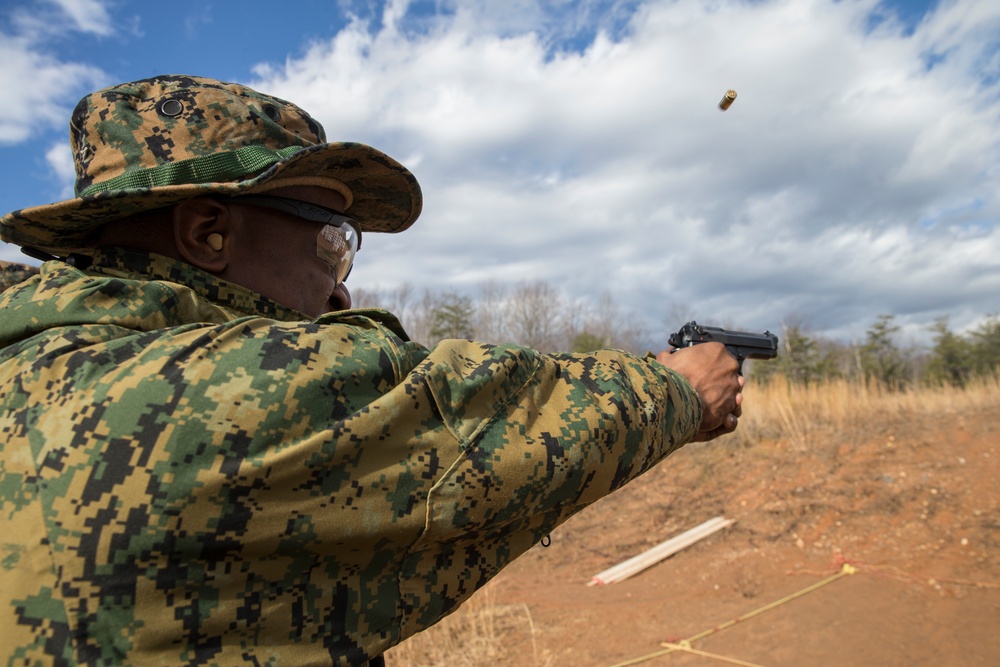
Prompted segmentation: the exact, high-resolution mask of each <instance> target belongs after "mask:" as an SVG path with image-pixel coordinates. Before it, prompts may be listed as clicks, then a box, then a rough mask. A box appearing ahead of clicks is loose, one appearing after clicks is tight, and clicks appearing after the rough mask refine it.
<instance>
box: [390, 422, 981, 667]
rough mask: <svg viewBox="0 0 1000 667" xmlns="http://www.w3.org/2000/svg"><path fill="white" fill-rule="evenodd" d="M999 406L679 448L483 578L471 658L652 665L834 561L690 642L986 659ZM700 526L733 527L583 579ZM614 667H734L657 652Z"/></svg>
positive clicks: (884, 660)
mask: <svg viewBox="0 0 1000 667" xmlns="http://www.w3.org/2000/svg"><path fill="white" fill-rule="evenodd" d="M998 413H1000V410H998V411H993V410H991V411H989V412H987V413H985V414H965V415H963V414H949V415H936V416H934V417H926V418H922V420H921V423H915V422H914V421H913V420H912V418H907V419H898V420H896V421H898V422H899V423H895V424H892V425H890V426H884V427H874V428H872V430H871V431H870V432H869V433H868V434H866V435H864V436H858V435H851V434H841V433H827V434H824V435H822V436H813V441H811V442H798V443H793V442H783V441H776V442H758V443H754V444H752V445H742V446H733V445H732V444H728V443H726V441H725V440H722V441H718V442H716V443H711V444H707V445H694V446H689V447H687V448H685V449H684V450H682V451H680V452H678V453H677V454H675V455H674V456H673V457H671V459H670V460H668V461H667V462H666V463H664V464H663V465H661V466H659V467H658V468H657V469H655V470H653V471H651V472H650V473H649V474H647V475H646V476H645V477H644V478H642V479H640V480H638V481H637V482H635V483H634V484H632V485H631V486H629V487H626V488H625V489H622V490H621V491H619V492H618V493H616V494H614V495H613V496H611V497H610V498H607V499H605V501H603V502H601V503H597V504H596V505H594V506H593V507H591V508H588V509H587V510H585V511H584V512H582V513H581V514H579V515H578V516H576V517H574V518H573V519H572V520H571V521H569V522H568V523H567V524H565V525H564V526H562V527H561V528H560V529H559V530H558V531H557V532H555V533H553V535H552V543H551V546H549V547H548V548H542V547H540V546H538V547H535V548H533V549H532V550H531V551H530V552H529V553H528V554H526V555H525V556H523V557H522V558H521V559H519V560H518V561H516V562H515V563H513V564H512V565H511V566H509V567H508V568H507V569H506V570H505V571H504V572H502V573H501V574H500V576H499V577H497V579H496V580H495V581H494V583H493V584H491V587H492V590H491V591H490V592H489V595H490V597H491V600H490V603H489V604H490V606H491V608H492V609H493V610H494V612H496V614H497V617H498V618H499V617H500V616H502V615H504V614H506V617H507V619H508V620H507V621H506V622H505V623H502V624H500V625H502V626H503V627H502V628H501V629H500V630H499V631H498V633H499V634H500V635H501V637H500V642H501V643H502V644H503V647H502V648H501V649H500V651H501V652H500V653H499V654H496V655H494V656H493V657H492V658H491V659H490V660H488V661H486V662H484V663H483V664H518V665H538V666H555V665H617V664H620V663H623V662H628V661H632V660H636V659H639V658H642V657H644V656H651V655H652V654H656V653H657V652H663V651H665V649H664V647H663V646H662V645H661V643H662V642H679V641H681V640H684V639H687V638H690V637H693V636H695V635H699V634H701V633H703V632H705V631H708V630H711V629H712V628H715V627H717V626H720V625H722V624H725V623H727V622H728V621H732V620H734V619H737V618H739V617H741V616H743V615H745V614H747V613H748V612H752V611H754V610H757V609H759V608H761V607H763V606H765V605H768V604H770V603H772V602H775V601H778V600H780V599H782V598H784V597H786V596H789V595H791V594H794V593H796V592H798V591H801V590H803V589H805V588H806V587H809V586H811V585H813V584H816V583H818V582H821V581H823V580H824V579H826V578H827V577H830V576H831V575H834V574H836V573H838V572H840V571H841V570H842V566H843V564H844V563H847V564H851V565H853V566H854V567H855V568H856V571H855V572H854V573H853V574H845V575H843V576H842V577H840V578H838V579H836V580H834V581H832V582H830V583H827V584H825V585H823V586H821V587H819V588H817V589H815V590H813V591H811V592H808V593H806V594H804V595H802V596H801V597H797V598H794V599H791V600H789V601H787V602H784V603H782V604H780V605H777V606H775V607H774V608H772V609H769V610H767V611H764V612H763V613H760V614H759V615H756V616H754V617H751V618H748V619H746V620H743V621H741V622H739V623H736V624H731V625H730V626H728V627H724V628H722V629H720V630H718V631H717V632H715V633H713V634H711V635H709V636H705V637H703V638H701V639H697V640H695V641H693V642H691V644H690V646H691V648H693V649H695V650H698V651H702V652H706V653H710V654H713V655H716V656H724V657H726V658H729V659H731V660H736V661H737V662H735V664H744V665H757V666H760V667H792V666H796V667H798V666H802V665H811V666H817V667H825V666H833V665H836V666H838V667H840V666H851V665H858V666H869V665H873V666H883V665H886V666H889V665H901V666H902V665H906V666H916V667H921V666H931V665H934V666H935V667H937V666H940V665H963V666H965V665H968V666H970V667H971V666H983V667H986V666H990V667H997V666H1000V555H998V547H1000V492H998V487H1000V414H998ZM715 516H723V517H726V518H727V519H734V520H735V523H734V524H733V525H732V526H730V527H729V528H726V529H724V530H723V531H721V532H718V533H715V534H714V535H712V536H711V537H708V538H707V539H704V540H702V541H701V542H698V543H697V544H695V545H693V546H691V547H689V548H688V549H686V550H684V551H681V552H679V553H677V554H675V555H673V556H671V557H669V558H668V559H666V560H664V561H662V562H661V563H659V564H657V565H655V566H653V567H652V568H650V569H648V570H645V571H644V572H642V573H641V574H638V575H636V576H634V577H633V578H631V579H629V580H627V581H624V582H621V583H617V584H612V585H605V586H592V587H588V586H587V585H586V584H587V582H588V581H590V580H591V577H592V576H593V575H595V574H597V573H598V572H600V571H602V570H604V569H606V568H608V567H611V566H612V565H615V564H617V563H619V562H621V561H623V560H625V559H627V558H629V557H631V556H634V555H636V554H639V553H641V552H643V551H645V550H647V549H649V548H650V547H652V546H655V545H657V544H659V543H660V542H663V541H664V540H666V539H669V538H670V537H673V536H675V535H677V534H679V533H681V532H683V531H685V530H687V529H689V528H693V527H695V526H697V525H699V524H700V523H702V522H704V521H706V520H708V519H711V518H713V517H715ZM501 612H503V613H501ZM494 625H496V624H494ZM391 656H392V654H391V653H390V658H391ZM389 664H390V665H400V664H403V663H402V662H400V661H398V660H397V661H395V662H393V661H391V660H390V662H389ZM452 664H468V663H463V662H461V661H457V660H456V661H454V662H453V663H452ZM629 664H644V665H654V666H655V665H664V666H667V665H669V666H672V667H681V666H700V665H706V666H707V665H725V664H734V663H726V662H722V661H721V660H719V659H718V658H715V657H708V656H705V655H697V654H693V653H690V652H673V653H665V654H661V655H658V656H656V657H650V658H649V659H648V660H645V661H641V662H639V661H637V662H635V663H631V662H630V663H629Z"/></svg>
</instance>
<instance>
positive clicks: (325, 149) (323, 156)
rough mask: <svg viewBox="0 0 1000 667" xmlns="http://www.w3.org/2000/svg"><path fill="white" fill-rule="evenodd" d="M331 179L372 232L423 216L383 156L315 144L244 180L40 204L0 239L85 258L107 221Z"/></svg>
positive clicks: (360, 147) (11, 216)
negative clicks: (281, 184) (292, 182)
mask: <svg viewBox="0 0 1000 667" xmlns="http://www.w3.org/2000/svg"><path fill="white" fill-rule="evenodd" d="M315 176H326V177H330V178H334V179H336V180H338V181H340V182H341V183H343V184H344V185H346V186H347V187H348V188H349V189H350V191H351V194H352V202H351V205H350V208H349V209H348V211H345V212H346V213H349V214H350V216H351V217H352V218H355V219H356V220H358V222H360V223H361V228H362V230H363V231H366V232H386V233H394V232H401V231H403V230H404V229H407V228H408V227H410V225H412V224H413V223H414V222H415V221H416V219H417V217H418V216H419V215H420V211H421V208H422V206H423V197H422V195H421V192H420V185H419V184H418V183H417V179H416V178H415V177H414V176H413V174H411V173H410V171H409V170H408V169H406V167H404V166H403V165H401V164H400V163H399V162H397V161H396V160H394V159H392V158H391V157H389V156H388V155H386V154H385V153H382V152H381V151H379V150H377V149H375V148H372V147H371V146H366V145H364V144H359V143H349V142H342V143H330V144H319V145H316V146H309V147H307V148H304V149H302V150H301V151H298V152H297V153H294V154H293V155H291V156H289V157H287V158H285V159H283V160H280V161H278V162H276V163H275V164H273V165H271V166H270V167H268V168H267V169H266V170H264V171H263V172H261V173H259V174H257V175H255V176H253V177H252V178H249V179H247V180H243V181H235V182H223V183H191V184H181V185H165V186H155V187H149V188H130V189H123V190H109V191H106V192H100V193H97V194H94V195H90V196H85V197H76V198H74V199H68V200H66V201H61V202H56V203H54V204H47V205H44V206H34V207H30V208H24V209H20V210H18V211H13V212H12V213H8V214H7V215H5V216H4V217H3V218H0V238H2V239H3V240H4V241H7V242H9V243H14V244H17V245H20V246H27V247H31V248H36V249H38V250H42V251H45V252H48V253H52V254H56V255H65V254H68V253H71V252H87V251H88V250H91V249H92V245H90V244H89V243H88V240H89V239H90V238H91V236H92V234H93V232H94V231H95V230H96V229H98V228H99V227H101V226H103V225H105V224H106V223H108V222H112V221H114V220H118V219H121V218H124V217H127V216H130V215H134V214H136V213H141V212H143V211H150V210H153V209H157V208H162V207H164V206H169V205H171V204H174V203H177V202H180V201H183V200H185V199H190V198H191V197H197V196H202V195H215V194H219V195H226V196H232V195H240V194H251V193H253V192H255V191H257V190H262V189H268V186H270V187H274V181H275V180H276V179H281V180H284V179H294V178H300V177H315Z"/></svg>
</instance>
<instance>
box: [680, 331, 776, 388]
mask: <svg viewBox="0 0 1000 667" xmlns="http://www.w3.org/2000/svg"><path fill="white" fill-rule="evenodd" d="M699 343H722V344H723V345H725V346H726V349H727V350H729V354H731V355H733V356H734V357H736V360H737V361H738V362H740V374H741V375H742V374H743V360H744V359H774V358H775V357H776V356H778V337H777V336H775V335H774V334H773V333H771V332H770V331H765V332H764V333H762V334H757V333H751V332H749V331H726V330H725V329H720V328H719V327H706V326H702V325H700V324H698V323H697V322H694V321H692V322H688V323H687V324H685V325H684V326H682V327H681V330H680V331H678V332H677V333H674V334H670V344H671V345H673V346H674V347H691V346H692V345H698V344H699Z"/></svg>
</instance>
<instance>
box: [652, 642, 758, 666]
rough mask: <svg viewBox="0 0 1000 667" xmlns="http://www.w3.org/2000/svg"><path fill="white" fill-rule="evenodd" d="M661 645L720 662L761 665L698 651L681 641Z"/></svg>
mask: <svg viewBox="0 0 1000 667" xmlns="http://www.w3.org/2000/svg"><path fill="white" fill-rule="evenodd" d="M661 646H666V647H667V648H671V649H673V650H675V651H685V652H687V653H694V654H695V655H700V656H703V657H706V658H713V659H715V660H719V661H720V662H728V663H731V664H734V665H741V667H761V665H758V664H756V663H753V662H746V661H744V660H737V659H736V658H727V657H726V656H724V655H716V654H715V653H708V652H707V651H699V650H698V649H696V648H691V647H690V646H685V645H684V644H683V643H681V644H670V643H669V642H663V644H661Z"/></svg>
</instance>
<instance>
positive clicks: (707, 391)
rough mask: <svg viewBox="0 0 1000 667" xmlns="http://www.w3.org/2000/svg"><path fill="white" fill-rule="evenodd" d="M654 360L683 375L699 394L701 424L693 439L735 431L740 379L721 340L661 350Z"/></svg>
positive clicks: (738, 412)
mask: <svg viewBox="0 0 1000 667" xmlns="http://www.w3.org/2000/svg"><path fill="white" fill-rule="evenodd" d="M656 360H657V361H659V362H660V363H661V364H663V365H664V366H666V367H667V368H670V369H672V370H675V371H677V372H678V373H680V374H681V375H683V376H684V377H685V378H686V379H687V381H688V382H690V383H691V386H692V387H694V389H695V391H697V392H698V396H700V397H701V405H702V417H701V426H700V427H699V429H698V435H697V436H695V438H694V442H705V441H707V440H714V439H715V438H717V437H719V436H720V435H724V434H726V433H731V432H733V431H735V430H736V425H737V424H738V423H739V417H740V415H741V414H743V408H742V407H741V405H742V403H743V393H742V391H743V383H744V379H743V376H742V375H740V374H739V363H738V362H737V361H736V358H735V357H733V355H731V354H729V352H727V351H726V348H725V346H724V345H722V343H705V344H703V345H694V346H692V347H684V348H680V349H677V350H674V351H673V352H670V351H669V350H664V351H663V352H660V353H659V354H658V355H656Z"/></svg>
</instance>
